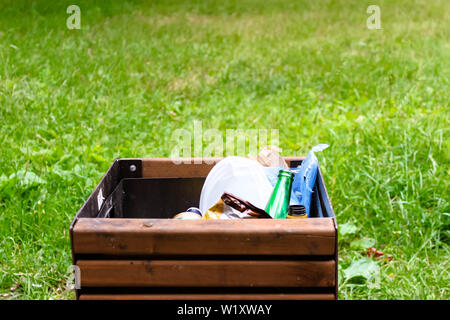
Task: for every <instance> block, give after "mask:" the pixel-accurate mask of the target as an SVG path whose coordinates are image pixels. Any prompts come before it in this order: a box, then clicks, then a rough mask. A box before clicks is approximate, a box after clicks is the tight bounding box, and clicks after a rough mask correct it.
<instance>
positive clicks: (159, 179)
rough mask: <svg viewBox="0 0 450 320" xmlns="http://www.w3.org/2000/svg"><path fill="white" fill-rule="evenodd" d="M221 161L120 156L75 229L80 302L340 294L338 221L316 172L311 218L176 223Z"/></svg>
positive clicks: (294, 163)
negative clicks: (182, 161) (176, 160)
mask: <svg viewBox="0 0 450 320" xmlns="http://www.w3.org/2000/svg"><path fill="white" fill-rule="evenodd" d="M285 159H286V161H287V162H288V164H289V165H290V166H291V167H296V166H297V165H299V164H300V163H301V161H302V160H303V158H293V157H287V158H285ZM196 160H197V159H193V161H196ZM219 160H220V158H214V159H207V160H205V162H202V163H201V164H195V163H191V164H180V165H176V164H174V163H173V162H172V161H171V160H170V159H117V160H115V161H114V163H113V164H112V166H111V167H110V168H109V170H108V171H107V172H106V174H105V176H104V177H103V178H102V180H101V181H100V183H99V184H98V186H97V187H96V189H95V190H94V192H93V193H92V194H91V195H90V197H89V198H88V199H87V201H86V203H85V204H84V205H83V207H82V208H81V209H80V211H79V212H78V213H77V215H76V216H75V218H74V220H73V222H72V224H71V226H70V237H71V245H72V256H73V263H74V265H76V266H78V267H79V271H80V284H81V288H80V289H77V290H76V297H77V299H252V300H256V299H336V297H337V225H336V220H335V217H334V213H333V209H332V207H331V204H330V200H329V198H328V194H327V191H326V189H325V185H324V181H323V178H322V175H321V173H320V169H319V174H318V179H317V183H316V187H315V191H316V192H315V196H314V197H313V201H312V203H313V205H312V209H311V211H312V214H313V215H314V216H315V217H311V218H308V219H276V220H275V219H274V220H271V219H247V220H173V219H170V218H171V217H173V216H174V215H175V214H177V213H179V212H182V211H185V210H186V209H187V208H188V207H191V206H196V207H198V202H199V198H200V192H201V188H202V186H203V182H204V180H205V178H206V176H207V174H208V172H209V171H210V170H211V168H212V167H213V166H214V164H215V163H216V162H218V161H219Z"/></svg>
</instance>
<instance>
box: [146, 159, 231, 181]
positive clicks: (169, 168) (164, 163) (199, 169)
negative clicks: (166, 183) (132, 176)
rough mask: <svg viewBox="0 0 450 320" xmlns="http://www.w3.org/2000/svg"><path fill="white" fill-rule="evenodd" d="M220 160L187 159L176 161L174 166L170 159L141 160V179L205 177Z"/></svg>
mask: <svg viewBox="0 0 450 320" xmlns="http://www.w3.org/2000/svg"><path fill="white" fill-rule="evenodd" d="M221 159H222V158H205V159H201V158H200V159H199V158H189V159H184V158H183V159H176V161H181V163H180V164H176V163H175V162H174V160H172V159H170V158H154V159H142V177H143V178H192V177H206V176H207V175H208V173H209V171H211V169H212V167H214V165H215V164H216V163H217V162H219V161H220V160H221Z"/></svg>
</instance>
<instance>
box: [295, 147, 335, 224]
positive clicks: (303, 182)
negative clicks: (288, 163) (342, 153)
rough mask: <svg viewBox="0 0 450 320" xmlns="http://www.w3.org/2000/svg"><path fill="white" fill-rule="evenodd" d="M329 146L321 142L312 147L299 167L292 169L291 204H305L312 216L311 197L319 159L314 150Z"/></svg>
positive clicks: (307, 211) (306, 209)
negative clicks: (293, 174)
mask: <svg viewBox="0 0 450 320" xmlns="http://www.w3.org/2000/svg"><path fill="white" fill-rule="evenodd" d="M326 148H328V145H327V144H319V145H317V146H315V147H313V148H312V149H311V151H310V152H309V153H308V155H307V156H306V159H305V160H303V161H302V164H301V165H300V166H298V168H296V169H293V170H291V171H292V172H294V173H295V176H294V181H293V182H292V193H291V202H290V204H291V205H293V204H300V205H303V206H305V211H306V213H307V214H308V217H309V216H310V211H311V198H312V193H313V190H314V185H315V183H316V177H317V171H318V167H319V161H318V160H317V157H316V155H315V154H314V152H318V151H322V150H325V149H326Z"/></svg>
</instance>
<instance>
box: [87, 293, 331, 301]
mask: <svg viewBox="0 0 450 320" xmlns="http://www.w3.org/2000/svg"><path fill="white" fill-rule="evenodd" d="M79 299H80V300H334V299H335V296H334V294H333V293H316V294H312V293H311V294H310V293H260V294H258V293H241V294H239V293H236V294H229V293H228V294H219V293H218V294H82V295H80V298H79Z"/></svg>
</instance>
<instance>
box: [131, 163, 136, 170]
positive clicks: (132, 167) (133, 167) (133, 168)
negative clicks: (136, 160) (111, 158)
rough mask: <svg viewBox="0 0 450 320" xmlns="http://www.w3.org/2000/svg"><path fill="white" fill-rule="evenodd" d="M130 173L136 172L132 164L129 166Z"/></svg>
mask: <svg viewBox="0 0 450 320" xmlns="http://www.w3.org/2000/svg"><path fill="white" fill-rule="evenodd" d="M130 171H131V172H135V171H136V166H135V165H134V164H132V165H131V166H130Z"/></svg>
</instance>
